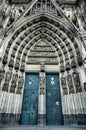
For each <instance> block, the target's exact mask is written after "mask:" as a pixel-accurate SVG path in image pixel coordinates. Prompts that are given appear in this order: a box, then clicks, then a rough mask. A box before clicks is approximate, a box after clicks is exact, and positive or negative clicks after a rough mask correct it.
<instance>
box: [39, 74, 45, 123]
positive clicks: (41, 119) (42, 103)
mask: <svg viewBox="0 0 86 130" xmlns="http://www.w3.org/2000/svg"><path fill="white" fill-rule="evenodd" d="M38 125H46V90H45V73H44V72H40V84H39V101H38Z"/></svg>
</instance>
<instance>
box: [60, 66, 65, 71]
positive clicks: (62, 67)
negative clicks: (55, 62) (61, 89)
mask: <svg viewBox="0 0 86 130" xmlns="http://www.w3.org/2000/svg"><path fill="white" fill-rule="evenodd" d="M60 71H61V72H64V71H65V68H64V65H63V64H61V65H60Z"/></svg>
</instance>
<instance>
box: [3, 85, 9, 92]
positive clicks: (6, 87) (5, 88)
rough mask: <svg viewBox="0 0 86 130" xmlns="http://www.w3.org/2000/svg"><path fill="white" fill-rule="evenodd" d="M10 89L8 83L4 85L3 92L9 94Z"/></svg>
mask: <svg viewBox="0 0 86 130" xmlns="http://www.w3.org/2000/svg"><path fill="white" fill-rule="evenodd" d="M8 88H9V84H8V83H5V84H4V85H3V88H2V91H6V92H8Z"/></svg>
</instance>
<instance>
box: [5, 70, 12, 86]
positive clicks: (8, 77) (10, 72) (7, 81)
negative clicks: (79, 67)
mask: <svg viewBox="0 0 86 130" xmlns="http://www.w3.org/2000/svg"><path fill="white" fill-rule="evenodd" d="M11 76H12V71H11V70H9V71H8V72H6V78H5V82H6V83H8V84H9V82H10V80H11Z"/></svg>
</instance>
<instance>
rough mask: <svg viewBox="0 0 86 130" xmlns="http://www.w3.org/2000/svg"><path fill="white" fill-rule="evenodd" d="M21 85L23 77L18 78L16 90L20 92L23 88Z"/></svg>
mask: <svg viewBox="0 0 86 130" xmlns="http://www.w3.org/2000/svg"><path fill="white" fill-rule="evenodd" d="M23 84H24V79H23V76H19V81H18V88H17V89H19V90H20V91H21V89H22V88H23Z"/></svg>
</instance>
